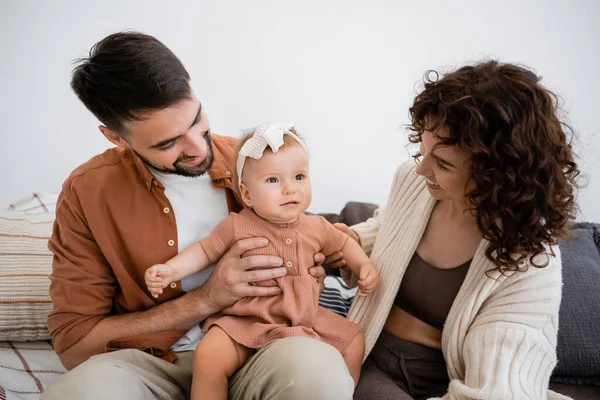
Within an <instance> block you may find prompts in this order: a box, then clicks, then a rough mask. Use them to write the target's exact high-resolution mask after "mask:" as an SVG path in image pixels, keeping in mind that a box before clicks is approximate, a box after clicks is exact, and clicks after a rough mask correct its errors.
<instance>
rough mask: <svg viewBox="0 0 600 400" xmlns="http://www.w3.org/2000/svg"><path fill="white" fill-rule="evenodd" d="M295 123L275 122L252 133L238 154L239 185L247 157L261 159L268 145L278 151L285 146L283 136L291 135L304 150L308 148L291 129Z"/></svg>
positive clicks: (274, 151)
mask: <svg viewBox="0 0 600 400" xmlns="http://www.w3.org/2000/svg"><path fill="white" fill-rule="evenodd" d="M293 127H294V125H291V124H286V123H284V122H273V123H271V124H267V125H261V126H259V127H258V128H256V130H255V131H254V133H253V134H252V137H251V138H250V139H248V140H247V141H246V143H244V145H243V146H242V149H241V150H240V154H239V155H238V159H237V164H236V172H237V176H238V186H239V185H241V183H242V171H243V170H244V164H245V163H246V158H247V157H250V158H254V159H255V160H260V159H261V157H262V155H263V153H264V151H265V149H266V148H267V146H268V147H270V148H271V150H272V151H273V153H277V151H278V150H279V149H280V148H281V146H283V136H284V135H289V136H291V137H292V138H293V139H294V140H296V141H297V142H298V143H300V145H301V146H302V147H304V150H306V146H305V145H304V142H303V141H302V139H300V138H299V137H298V136H296V135H295V134H294V132H292V131H291V129H292V128H293Z"/></svg>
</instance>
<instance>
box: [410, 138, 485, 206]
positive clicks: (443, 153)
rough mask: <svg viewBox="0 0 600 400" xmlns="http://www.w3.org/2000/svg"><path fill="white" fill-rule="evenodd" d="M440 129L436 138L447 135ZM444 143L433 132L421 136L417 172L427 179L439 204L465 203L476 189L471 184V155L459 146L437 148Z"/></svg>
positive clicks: (429, 187) (430, 191)
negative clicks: (473, 189)
mask: <svg viewBox="0 0 600 400" xmlns="http://www.w3.org/2000/svg"><path fill="white" fill-rule="evenodd" d="M444 134H445V132H444V129H443V128H440V129H438V131H437V132H436V135H444ZM439 141H440V140H439V139H438V138H437V137H436V136H435V135H434V134H433V133H432V132H430V131H427V130H426V131H424V132H423V134H422V135H421V147H420V150H419V151H420V153H421V157H420V162H419V165H417V169H416V172H417V174H419V175H422V176H424V177H425V178H426V182H427V188H428V189H429V193H431V196H433V197H434V198H435V199H437V200H450V201H455V202H465V201H466V199H465V193H467V192H468V191H469V190H471V189H472V188H473V185H474V183H473V182H470V181H469V165H470V163H469V160H470V155H469V154H468V153H467V152H465V151H463V150H461V149H459V148H458V147H457V146H439V147H436V148H435V149H434V146H435V145H436V144H437V143H438V142H439Z"/></svg>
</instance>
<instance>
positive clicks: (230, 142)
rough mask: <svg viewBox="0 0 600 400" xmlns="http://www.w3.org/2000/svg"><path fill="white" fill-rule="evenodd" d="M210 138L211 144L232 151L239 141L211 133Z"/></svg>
mask: <svg viewBox="0 0 600 400" xmlns="http://www.w3.org/2000/svg"><path fill="white" fill-rule="evenodd" d="M210 138H211V139H212V141H213V143H215V144H218V145H220V146H226V147H228V148H231V149H233V148H234V147H235V146H236V144H237V143H238V142H239V139H237V138H234V137H231V136H223V135H217V134H216V133H211V134H210Z"/></svg>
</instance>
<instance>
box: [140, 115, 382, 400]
mask: <svg viewBox="0 0 600 400" xmlns="http://www.w3.org/2000/svg"><path fill="white" fill-rule="evenodd" d="M239 146H240V147H239V151H237V152H236V158H235V160H237V164H236V172H237V175H236V176H234V185H235V187H236V188H237V189H239V194H240V197H241V199H242V201H243V202H244V204H245V206H246V208H245V209H244V210H243V211H241V212H240V213H239V214H235V213H232V214H230V215H229V217H227V218H226V219H225V220H223V221H221V223H219V225H218V226H217V227H216V228H215V229H214V230H213V231H212V232H211V234H210V236H208V237H206V238H204V239H202V240H200V241H199V242H196V243H194V244H192V245H190V246H189V247H187V248H186V249H185V250H183V251H182V252H181V253H180V254H178V255H177V256H175V257H174V258H172V259H171V260H169V261H167V262H166V263H165V264H158V265H154V266H152V267H150V268H149V269H148V270H147V271H146V275H145V278H146V284H147V285H148V289H149V291H150V293H151V294H152V295H153V296H155V297H157V296H158V295H160V294H161V293H162V289H163V288H165V287H166V286H167V285H169V284H170V283H171V282H173V281H179V280H181V279H182V278H184V277H186V276H188V275H190V274H193V273H195V272H198V271H199V270H202V269H204V268H206V267H207V266H209V265H211V264H213V263H215V262H216V261H217V260H219V258H220V257H221V256H222V255H223V254H224V253H225V252H226V251H227V250H228V249H229V248H230V247H231V246H232V245H233V244H234V243H235V242H236V241H237V240H239V239H243V238H248V237H266V238H268V239H269V244H268V245H267V246H266V247H263V248H260V249H255V250H251V251H248V252H247V255H252V254H269V255H277V256H279V257H281V258H282V259H283V260H284V266H285V267H287V269H288V273H287V275H286V276H284V277H281V278H277V279H274V280H271V281H262V282H256V283H255V285H260V286H275V285H276V286H278V287H279V288H281V292H282V293H281V294H279V295H276V296H271V297H246V298H243V299H241V300H239V301H238V302H236V303H235V304H233V305H232V306H230V307H228V308H226V309H224V310H223V311H222V312H220V313H218V314H216V315H213V316H211V317H209V318H208V319H207V320H206V321H205V322H204V325H203V330H204V332H206V335H205V336H204V338H203V339H202V340H201V341H200V343H199V344H198V347H197V348H196V353H195V359H194V371H193V372H194V373H193V381H192V396H191V398H192V400H194V399H198V398H202V399H227V395H228V378H229V377H231V376H232V375H233V374H234V373H235V372H236V370H237V369H238V368H240V367H241V366H242V365H243V364H244V362H245V361H246V360H247V359H248V357H250V356H251V355H252V354H254V352H256V350H257V349H260V348H261V347H263V346H265V345H266V344H267V343H269V342H270V341H272V340H275V339H280V338H285V337H290V336H307V337H311V338H315V339H318V340H321V341H323V342H326V343H328V344H330V345H332V346H334V347H335V348H337V349H338V350H339V351H340V352H341V354H342V356H343V358H344V361H345V362H346V365H347V366H348V370H349V372H350V375H351V376H352V378H353V379H354V383H355V386H356V384H357V383H358V378H359V376H360V368H361V364H362V360H363V355H364V336H363V335H362V333H361V332H360V330H359V328H358V326H357V325H356V324H354V323H352V322H350V321H348V320H347V319H346V318H343V317H341V316H339V315H337V314H335V313H333V312H331V311H329V310H326V309H325V308H323V307H319V305H318V299H319V285H318V283H317V281H316V279H315V278H314V277H313V276H311V275H309V273H308V268H309V267H311V266H313V265H314V261H313V256H314V254H315V253H318V252H322V253H323V254H325V255H326V256H327V255H330V254H334V253H336V252H338V251H341V252H343V254H344V259H345V261H346V263H347V266H348V268H349V269H350V270H351V271H352V272H353V274H354V275H355V276H357V277H358V282H357V283H358V295H359V296H365V295H367V294H369V293H371V292H372V291H373V290H374V289H375V288H376V287H377V285H378V283H379V277H378V274H377V272H376V271H375V269H374V267H373V265H372V263H371V261H370V260H369V257H368V256H367V255H366V254H365V253H364V251H363V250H362V249H361V247H360V246H359V245H358V244H357V243H356V242H355V241H354V240H348V236H347V235H345V234H344V233H341V232H340V231H338V230H337V229H335V228H334V227H333V226H332V225H331V224H329V223H328V222H327V221H326V220H325V219H324V218H322V217H319V216H313V215H305V214H304V211H305V210H306V209H307V208H308V206H309V205H310V202H311V196H312V192H311V184H310V177H309V171H308V154H307V151H306V147H305V145H304V142H303V141H302V139H301V138H300V137H299V136H298V135H297V134H296V131H295V130H294V128H293V126H291V125H287V124H283V123H273V124H269V125H264V126H261V127H259V128H257V129H256V130H255V131H254V132H253V133H251V134H249V135H247V136H246V137H245V138H244V139H242V141H241V143H240V145H239Z"/></svg>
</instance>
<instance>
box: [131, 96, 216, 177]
mask: <svg viewBox="0 0 600 400" xmlns="http://www.w3.org/2000/svg"><path fill="white" fill-rule="evenodd" d="M143 117H144V119H143V120H141V121H128V122H126V123H125V127H126V128H127V130H128V134H127V135H126V136H125V137H124V141H125V142H126V143H127V145H128V146H129V147H130V148H131V150H133V151H134V152H135V153H136V154H137V155H138V156H139V157H140V158H141V159H142V160H143V161H144V162H145V163H146V164H147V165H149V166H151V167H152V168H154V169H156V170H158V171H160V172H163V173H172V174H177V175H183V176H190V177H195V176H201V175H203V174H204V173H206V172H207V171H208V170H209V168H210V166H211V164H212V162H213V152H212V145H211V141H210V127H209V123H208V116H207V115H206V113H205V112H204V110H203V109H202V107H201V104H200V102H199V101H198V100H197V99H196V98H195V97H193V98H192V99H190V100H185V101H182V102H180V103H178V104H176V105H174V106H171V107H169V108H165V109H162V110H157V111H152V112H149V113H147V114H144V115H143Z"/></svg>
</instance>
